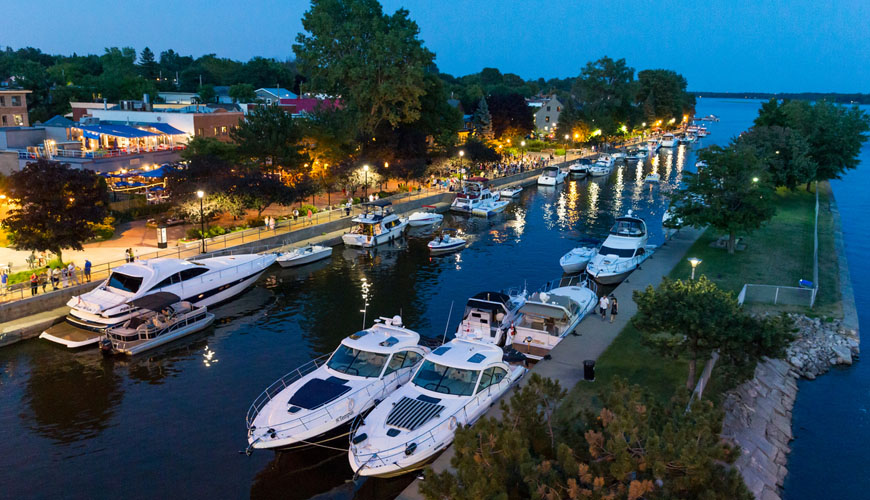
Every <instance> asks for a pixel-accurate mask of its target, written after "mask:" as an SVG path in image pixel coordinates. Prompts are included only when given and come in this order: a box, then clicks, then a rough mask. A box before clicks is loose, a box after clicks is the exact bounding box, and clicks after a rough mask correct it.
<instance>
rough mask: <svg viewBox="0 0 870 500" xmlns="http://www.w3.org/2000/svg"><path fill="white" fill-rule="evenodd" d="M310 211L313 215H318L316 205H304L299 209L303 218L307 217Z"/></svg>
mask: <svg viewBox="0 0 870 500" xmlns="http://www.w3.org/2000/svg"><path fill="white" fill-rule="evenodd" d="M309 210H311V213H312V214H316V213H317V207H315V206H314V205H302V206H301V207H299V216H300V217H303V216H304V217H307V216H308V211H309Z"/></svg>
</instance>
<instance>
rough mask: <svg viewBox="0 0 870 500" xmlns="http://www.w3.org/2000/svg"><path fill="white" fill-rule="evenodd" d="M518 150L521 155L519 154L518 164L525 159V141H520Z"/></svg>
mask: <svg viewBox="0 0 870 500" xmlns="http://www.w3.org/2000/svg"><path fill="white" fill-rule="evenodd" d="M520 146H521V147H520V152H521V153H522V156H520V165H522V164H523V162H524V161H525V160H526V141H520Z"/></svg>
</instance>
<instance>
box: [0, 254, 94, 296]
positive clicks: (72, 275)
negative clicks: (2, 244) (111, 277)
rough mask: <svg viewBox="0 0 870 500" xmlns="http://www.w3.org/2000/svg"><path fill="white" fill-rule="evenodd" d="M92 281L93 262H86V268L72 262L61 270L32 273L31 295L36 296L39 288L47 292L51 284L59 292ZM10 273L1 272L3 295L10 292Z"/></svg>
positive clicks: (60, 268) (47, 269)
mask: <svg viewBox="0 0 870 500" xmlns="http://www.w3.org/2000/svg"><path fill="white" fill-rule="evenodd" d="M90 281H91V261H90V260H85V264H84V267H78V266H76V265H75V264H74V263H72V262H70V263H69V264H68V265H66V266H62V267H59V268H57V267H56V268H54V269H51V268H45V269H43V270H42V271H41V272H39V271H37V270H34V271H33V272H31V273H30V278H29V282H30V295H31V296H33V295H36V294H37V292H38V291H39V287H40V286H42V291H43V292H45V291H46V288H47V287H48V285H49V284H51V289H52V290H59V289H61V288H66V287H68V286H74V285H81V284H82V283H85V282H90ZM9 285H10V283H9V273H8V272H7V270H6V269H4V270H3V271H2V272H0V288H2V293H3V295H6V293H7V292H8V290H9Z"/></svg>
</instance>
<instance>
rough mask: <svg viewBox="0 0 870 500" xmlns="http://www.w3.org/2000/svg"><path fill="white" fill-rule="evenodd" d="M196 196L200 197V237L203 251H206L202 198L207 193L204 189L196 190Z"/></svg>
mask: <svg viewBox="0 0 870 500" xmlns="http://www.w3.org/2000/svg"><path fill="white" fill-rule="evenodd" d="M196 197H197V198H199V239H200V241H201V242H202V253H205V216H204V215H203V209H202V199H203V198H204V197H205V193H204V192H203V191H202V189H200V190H199V191H197V192H196Z"/></svg>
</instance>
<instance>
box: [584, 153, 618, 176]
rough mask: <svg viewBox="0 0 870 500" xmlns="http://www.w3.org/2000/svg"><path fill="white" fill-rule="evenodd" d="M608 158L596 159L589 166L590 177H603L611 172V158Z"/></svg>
mask: <svg viewBox="0 0 870 500" xmlns="http://www.w3.org/2000/svg"><path fill="white" fill-rule="evenodd" d="M608 160H609V157H608V159H600V158H599V159H598V160H596V161H595V163H594V164H593V165H592V166H591V167H589V175H591V176H592V177H605V176H608V175H610V173H611V172H613V160H609V161H608Z"/></svg>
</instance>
